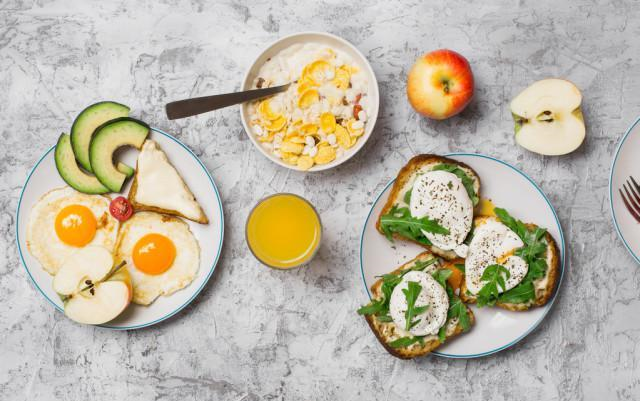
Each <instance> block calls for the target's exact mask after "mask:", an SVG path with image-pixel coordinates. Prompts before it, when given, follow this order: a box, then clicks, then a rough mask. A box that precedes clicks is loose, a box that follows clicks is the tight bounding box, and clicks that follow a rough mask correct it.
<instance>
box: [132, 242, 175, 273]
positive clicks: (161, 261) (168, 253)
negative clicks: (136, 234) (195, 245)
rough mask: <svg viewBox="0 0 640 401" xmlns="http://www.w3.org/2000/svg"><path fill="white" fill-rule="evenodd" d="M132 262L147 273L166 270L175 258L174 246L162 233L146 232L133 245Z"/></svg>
mask: <svg viewBox="0 0 640 401" xmlns="http://www.w3.org/2000/svg"><path fill="white" fill-rule="evenodd" d="M132 256H133V263H134V264H135V265H136V268H138V270H140V271H142V272H143V273H147V274H161V273H164V272H165V271H167V269H169V268H170V267H171V265H172V264H173V261H174V259H175V258H176V247H175V245H174V244H173V241H171V240H170V239H169V238H167V237H165V236H164V235H162V234H155V233H153V234H147V235H145V236H144V237H142V238H140V239H139V240H138V242H136V244H135V245H134V246H133V255H132Z"/></svg>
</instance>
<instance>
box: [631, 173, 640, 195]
mask: <svg viewBox="0 0 640 401" xmlns="http://www.w3.org/2000/svg"><path fill="white" fill-rule="evenodd" d="M629 178H630V179H631V182H633V186H634V187H635V190H636V192H637V193H640V185H638V183H637V182H636V180H634V179H633V176H632V175H630V176H629Z"/></svg>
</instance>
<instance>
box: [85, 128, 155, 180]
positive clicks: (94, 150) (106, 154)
mask: <svg viewBox="0 0 640 401" xmlns="http://www.w3.org/2000/svg"><path fill="white" fill-rule="evenodd" d="M149 130H150V128H149V126H148V125H147V124H145V123H144V122H142V121H139V120H136V119H134V118H130V117H121V118H117V119H115V120H111V121H107V122H106V123H104V124H103V125H101V126H100V127H98V128H96V130H95V132H94V134H93V138H92V139H91V143H90V144H89V161H90V163H91V166H92V167H93V173H94V174H95V175H96V177H98V180H100V182H101V183H102V184H103V185H104V186H106V187H107V188H109V189H110V190H111V191H113V192H120V190H121V189H122V185H123V184H124V181H125V180H126V179H127V175H126V174H124V173H122V172H120V171H118V169H117V168H116V166H114V165H113V154H114V152H115V151H116V150H117V149H118V148H120V147H122V146H133V147H134V148H136V149H140V148H141V147H142V144H143V143H144V141H145V139H146V138H147V136H148V135H149Z"/></svg>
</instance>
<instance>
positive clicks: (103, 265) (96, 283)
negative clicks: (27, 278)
mask: <svg viewBox="0 0 640 401" xmlns="http://www.w3.org/2000/svg"><path fill="white" fill-rule="evenodd" d="M53 289H54V290H55V291H56V292H57V293H58V294H59V295H60V297H61V298H62V300H63V303H64V313H65V315H67V317H69V318H70V319H71V320H74V321H76V322H78V323H84V324H103V323H106V322H108V321H110V320H113V319H115V318H116V317H117V316H118V315H120V314H121V313H122V312H123V311H124V310H125V309H126V308H127V307H128V306H129V304H130V302H131V297H132V295H133V289H132V286H131V276H129V271H128V270H127V268H126V267H125V266H124V263H122V264H120V265H118V266H114V264H113V257H112V256H111V253H110V252H109V251H108V250H107V249H105V248H103V247H100V246H88V247H85V248H82V249H80V250H78V251H77V252H76V253H74V254H73V255H71V256H70V257H69V259H67V260H66V261H65V263H64V264H63V265H62V267H61V268H60V270H59V271H58V273H57V274H56V275H55V277H54V278H53Z"/></svg>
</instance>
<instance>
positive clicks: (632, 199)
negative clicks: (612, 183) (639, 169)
mask: <svg viewBox="0 0 640 401" xmlns="http://www.w3.org/2000/svg"><path fill="white" fill-rule="evenodd" d="M629 179H630V180H631V182H629V180H627V182H626V183H625V184H624V185H622V188H623V189H624V193H623V192H622V189H620V188H618V191H619V192H620V196H622V201H623V202H624V205H625V206H626V207H627V210H628V211H629V213H631V215H632V216H633V218H634V219H636V221H637V222H638V223H640V185H638V183H637V182H636V180H634V179H633V177H632V176H629ZM627 187H628V189H627ZM625 195H626V196H625Z"/></svg>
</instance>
